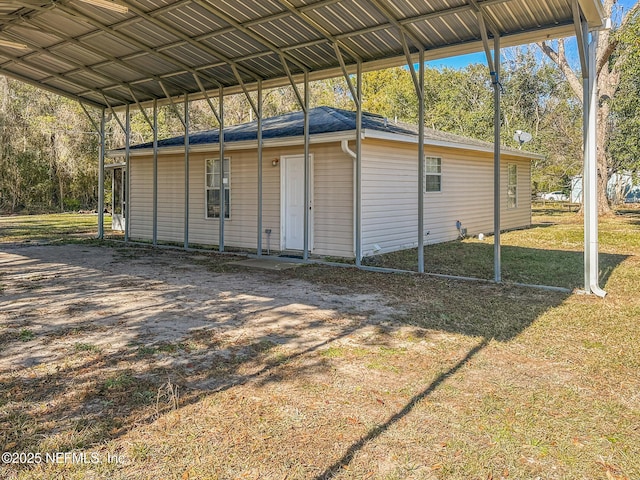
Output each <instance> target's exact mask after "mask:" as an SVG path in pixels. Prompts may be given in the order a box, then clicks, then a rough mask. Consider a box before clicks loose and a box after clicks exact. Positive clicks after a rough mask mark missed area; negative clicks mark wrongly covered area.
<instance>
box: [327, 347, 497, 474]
mask: <svg viewBox="0 0 640 480" xmlns="http://www.w3.org/2000/svg"><path fill="white" fill-rule="evenodd" d="M488 343H489V342H488V341H487V340H486V339H483V340H482V341H481V342H480V343H479V344H478V345H476V346H475V347H473V348H472V349H471V350H469V352H468V353H467V354H466V355H465V356H464V358H463V359H462V360H460V361H459V362H458V363H456V364H455V365H454V366H453V367H451V368H450V369H449V370H447V371H446V372H444V373H441V374H440V375H438V376H437V377H436V378H435V379H434V380H433V381H432V382H431V383H430V384H429V385H428V386H427V388H425V389H424V390H422V391H421V392H420V393H418V394H417V395H414V396H413V397H412V398H411V400H409V402H408V403H407V404H406V405H405V406H404V407H403V408H402V409H401V410H400V411H398V412H397V413H395V414H394V415H392V416H391V417H389V419H387V421H386V422H384V423H383V424H382V425H378V426H377V427H375V428H373V429H371V430H369V432H368V433H367V434H366V435H364V436H363V437H361V438H360V439H359V440H358V441H357V442H355V443H353V444H351V446H350V447H349V448H348V449H347V451H346V452H345V454H344V455H343V456H342V458H340V459H339V460H338V461H336V462H335V463H333V464H332V465H331V466H330V467H328V468H327V469H326V470H325V471H324V472H322V473H321V474H320V475H318V476H317V477H315V480H328V479H330V478H333V477H334V476H335V475H337V474H338V472H339V471H340V470H341V469H343V468H345V467H347V466H348V465H349V464H350V463H351V461H352V460H353V458H354V457H355V455H356V453H358V452H359V451H360V450H362V449H363V448H364V447H365V446H366V445H367V444H368V443H370V442H372V441H374V440H375V439H376V438H378V437H379V436H380V435H382V434H383V433H385V432H386V431H387V430H389V428H391V427H392V426H393V425H394V424H396V423H397V422H398V421H400V420H402V419H403V418H404V417H406V416H407V415H409V414H410V413H411V411H412V410H413V409H414V408H415V406H416V405H417V404H418V403H419V402H420V401H422V400H424V399H425V398H426V397H428V396H429V395H431V394H432V393H433V392H434V391H435V390H436V389H437V388H438V387H439V386H440V385H441V384H442V383H443V382H444V381H446V380H447V378H449V377H450V376H451V375H454V374H455V373H456V372H457V371H458V370H460V369H461V368H462V367H464V366H465V365H466V364H467V363H469V361H470V360H471V359H472V358H473V357H475V356H476V355H477V354H478V353H479V352H480V351H482V350H483V349H484V348H485V347H486V346H487V345H488Z"/></svg>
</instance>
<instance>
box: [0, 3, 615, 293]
mask: <svg viewBox="0 0 640 480" xmlns="http://www.w3.org/2000/svg"><path fill="white" fill-rule="evenodd" d="M602 15H603V14H602V8H601V4H600V1H599V0H549V1H544V0H483V1H480V0H434V1H429V2H426V1H421V0H394V1H391V0H309V1H307V0H223V1H216V2H214V1H211V0H136V1H131V0H122V1H120V0H119V1H118V2H112V1H110V0H48V1H47V0H10V1H8V2H3V4H2V6H0V46H2V47H3V48H2V52H0V73H2V74H4V75H7V76H9V77H12V78H15V79H17V80H21V81H24V82H27V83H30V84H32V85H36V86H38V87H40V88H43V89H46V90H49V91H51V92H54V93H57V94H60V95H64V96H67V97H70V98H73V99H76V100H78V101H79V102H80V103H81V105H82V106H83V108H84V109H85V112H86V113H87V115H88V116H89V118H90V119H91V120H92V122H93V123H94V126H95V128H96V130H97V131H98V132H99V133H100V138H101V149H100V158H99V162H100V168H99V172H100V174H99V176H100V178H99V190H100V195H99V208H98V210H99V211H100V212H103V211H104V181H103V180H104V160H105V122H106V118H107V113H110V114H112V115H113V117H114V118H115V119H116V121H117V122H118V124H119V125H120V127H121V128H122V130H123V132H124V133H125V138H126V145H125V161H126V165H127V168H128V165H129V141H130V130H131V128H130V113H131V109H132V108H137V109H139V110H140V112H141V113H142V114H143V116H144V117H145V119H146V121H147V122H148V123H149V125H150V127H151V129H152V131H153V135H154V175H153V198H154V202H153V203H154V208H153V243H154V245H156V244H157V221H158V218H157V217H158V212H157V210H158V209H157V198H158V185H157V140H158V124H157V123H158V115H157V111H158V106H159V105H171V106H172V107H173V108H174V109H175V111H176V113H177V114H178V116H179V117H180V118H181V120H182V123H183V126H184V130H185V145H184V155H185V195H186V197H187V198H186V200H187V199H188V195H189V185H188V182H187V181H186V179H187V178H188V168H189V162H188V159H189V144H188V133H189V122H188V118H189V115H188V110H189V102H190V101H193V100H203V99H204V100H206V102H207V103H208V105H209V106H210V108H211V110H212V112H213V113H214V115H215V117H216V118H217V120H218V122H219V125H220V131H221V132H222V130H223V128H224V121H223V112H224V97H225V95H229V94H236V93H244V94H245V95H246V98H247V100H248V102H249V103H250V105H251V108H252V109H253V112H254V114H255V116H256V118H257V121H258V139H257V146H258V164H257V165H256V168H257V178H258V180H257V185H256V192H257V200H258V209H257V212H256V214H257V218H258V222H257V232H256V251H257V255H258V256H261V255H262V252H263V248H262V170H261V169H262V161H261V160H262V159H261V156H262V154H261V152H262V137H261V121H262V92H263V90H264V89H265V88H271V87H276V86H284V85H290V86H291V87H292V88H293V90H294V92H295V94H296V96H297V99H298V102H299V104H300V107H301V109H302V111H303V112H304V114H305V145H304V150H305V158H306V162H305V175H304V176H305V185H304V198H305V216H304V233H305V235H304V237H305V238H304V250H303V258H304V259H305V260H307V259H308V257H309V209H310V206H311V205H310V192H309V185H310V182H309V171H310V166H309V155H308V152H309V129H308V115H307V114H308V110H309V88H308V85H309V82H310V81H311V80H316V79H322V78H331V77H336V76H344V78H345V80H346V82H347V85H348V87H349V90H350V93H351V97H352V99H353V102H354V106H355V109H356V111H357V122H356V131H355V140H356V152H355V153H356V167H355V180H354V183H355V208H354V218H355V227H354V231H355V235H354V237H355V251H356V264H357V265H358V266H359V265H360V260H361V257H362V244H361V243H362V236H361V191H360V187H361V174H360V172H361V152H360V150H361V149H360V140H361V135H360V129H361V122H362V101H361V100H362V89H361V79H362V72H363V71H370V70H375V69H381V68H386V67H391V66H398V65H405V64H406V65H408V66H409V69H410V71H411V75H412V78H413V82H414V86H415V90H416V95H417V97H418V99H419V105H420V107H419V125H420V127H421V128H420V131H419V140H418V146H419V148H418V151H419V152H420V153H419V155H418V158H417V159H416V161H418V165H419V175H418V182H419V188H418V192H419V195H418V198H417V204H418V231H417V232H416V236H417V239H418V242H417V243H418V260H417V261H418V271H419V272H421V273H422V272H424V271H425V261H424V253H423V252H424V248H423V247H424V236H425V228H424V220H423V219H424V215H423V212H424V196H423V195H422V192H423V191H424V186H423V182H424V171H423V169H424V164H423V162H422V150H423V148H422V146H423V144H424V129H423V125H424V121H423V120H424V98H423V86H424V61H425V60H432V59H437V58H443V57H448V56H454V55H459V54H465V53H471V52H476V51H484V52H485V54H486V57H487V63H488V66H489V71H490V74H491V79H492V84H493V89H494V132H495V140H494V142H495V152H494V232H495V242H494V281H495V282H498V283H499V282H501V280H502V277H501V261H500V260H501V253H500V227H499V226H500V202H499V192H500V184H499V181H500V179H499V172H500V141H499V140H500V94H501V85H500V49H501V48H502V47H503V46H513V45H519V44H525V43H531V42H535V41H540V40H546V39H551V38H558V37H565V36H571V35H575V36H576V38H577V43H578V52H579V56H580V62H581V68H582V78H583V84H584V87H585V88H584V98H583V105H584V179H585V188H584V211H585V215H584V219H585V220H584V223H585V237H584V265H585V269H584V284H585V290H586V291H587V292H588V293H593V294H596V295H600V296H604V294H605V293H604V292H603V291H602V290H601V289H600V288H599V286H598V240H597V239H598V235H597V233H598V224H597V205H596V202H597V196H596V175H597V171H596V137H595V131H596V119H597V106H598V103H597V92H596V87H595V85H596V82H595V76H596V65H595V49H596V46H597V41H598V30H599V29H600V28H603V26H604V25H605V20H604V19H603V18H602ZM416 64H417V65H416ZM301 87H302V88H301ZM90 107H93V108H97V109H99V111H100V112H101V115H100V118H99V119H98V120H95V119H94V118H93V116H92V115H91V113H90V111H89V108H90ZM147 109H151V112H152V113H151V115H149V114H148V113H147ZM220 138H221V142H220V157H221V158H223V156H224V139H223V135H221V136H220ZM223 163H224V162H221V164H223ZM221 168H224V167H221ZM125 178H126V179H127V181H128V180H129V178H130V176H129V175H128V172H127V174H126V175H125ZM219 178H220V182H221V183H220V188H221V189H223V188H224V186H223V183H222V182H223V179H224V174H223V172H221V174H220V175H219ZM220 202H221V210H224V195H222V196H221V201H220ZM188 208H189V202H188V201H185V210H186V211H185V226H184V248H189V228H188V219H189V215H188ZM128 209H129V202H127V204H126V210H128ZM128 219H129V215H128V213H127V212H125V240H128V233H129V232H128V230H129V229H128ZM103 227H104V219H103V215H102V214H100V215H99V220H98V236H99V237H100V238H102V237H103V234H104V228H103ZM214 234H215V233H214V232H212V235H214ZM217 235H218V245H219V250H220V251H224V248H225V241H224V216H222V218H221V219H220V222H219V231H218V232H217Z"/></svg>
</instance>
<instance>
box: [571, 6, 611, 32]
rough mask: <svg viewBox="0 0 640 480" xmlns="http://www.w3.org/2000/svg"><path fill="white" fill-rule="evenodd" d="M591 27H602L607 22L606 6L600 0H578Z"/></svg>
mask: <svg viewBox="0 0 640 480" xmlns="http://www.w3.org/2000/svg"><path fill="white" fill-rule="evenodd" d="M578 3H579V4H580V9H581V10H582V13H583V14H584V17H585V19H586V20H587V24H588V25H589V28H595V29H597V28H601V27H602V26H603V25H604V23H605V18H604V8H603V6H602V3H601V2H600V0H578Z"/></svg>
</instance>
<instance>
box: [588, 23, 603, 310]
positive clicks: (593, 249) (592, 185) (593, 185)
mask: <svg viewBox="0 0 640 480" xmlns="http://www.w3.org/2000/svg"><path fill="white" fill-rule="evenodd" d="M585 29H586V27H585ZM597 46H598V31H593V32H591V41H590V42H589V46H588V52H587V58H588V59H587V64H588V76H587V78H586V79H583V86H584V87H586V88H583V96H584V99H583V103H584V106H583V108H584V116H583V119H584V125H583V128H584V151H585V154H584V175H583V178H582V183H583V185H582V191H583V196H582V198H583V202H584V280H585V282H584V283H585V285H584V288H585V291H586V292H587V293H592V294H595V295H597V296H599V297H604V296H605V295H606V294H607V292H605V291H604V290H602V289H601V288H600V287H599V278H598V277H599V266H598V185H597V177H598V162H597V155H598V152H597V143H596V135H597V123H598V86H597V74H596V49H597Z"/></svg>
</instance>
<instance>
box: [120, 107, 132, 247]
mask: <svg viewBox="0 0 640 480" xmlns="http://www.w3.org/2000/svg"><path fill="white" fill-rule="evenodd" d="M130 113H131V112H130V110H129V104H127V107H126V109H125V119H124V125H125V126H124V129H125V133H124V136H125V139H124V161H125V165H124V172H125V173H124V175H125V179H124V212H122V213H123V214H124V241H125V242H128V241H129V235H130V228H131V221H130V218H131V217H130V216H129V212H130V211H131V209H130V207H129V204H130V203H131V115H130Z"/></svg>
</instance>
